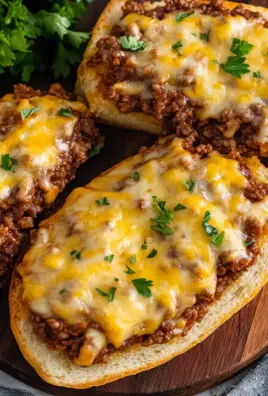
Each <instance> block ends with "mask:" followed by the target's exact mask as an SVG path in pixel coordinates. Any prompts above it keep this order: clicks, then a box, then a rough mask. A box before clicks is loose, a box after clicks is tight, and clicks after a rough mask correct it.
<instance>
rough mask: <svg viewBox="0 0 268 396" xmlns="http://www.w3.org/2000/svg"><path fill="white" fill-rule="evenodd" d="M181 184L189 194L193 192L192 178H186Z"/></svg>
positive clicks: (193, 183)
mask: <svg viewBox="0 0 268 396" xmlns="http://www.w3.org/2000/svg"><path fill="white" fill-rule="evenodd" d="M183 184H184V185H185V187H186V189H187V190H188V191H189V193H190V194H192V193H193V192H194V187H195V182H194V181H193V180H192V179H189V180H186V181H185V182H184V183H183Z"/></svg>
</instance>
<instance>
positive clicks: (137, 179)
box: [132, 172, 140, 182]
mask: <svg viewBox="0 0 268 396" xmlns="http://www.w3.org/2000/svg"><path fill="white" fill-rule="evenodd" d="M132 179H133V180H134V181H135V182H137V181H139V180H140V174H139V172H134V173H133V175H132Z"/></svg>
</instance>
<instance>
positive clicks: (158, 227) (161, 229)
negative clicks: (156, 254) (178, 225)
mask: <svg viewBox="0 0 268 396" xmlns="http://www.w3.org/2000/svg"><path fill="white" fill-rule="evenodd" d="M151 229H152V230H154V231H156V232H159V233H160V234H166V235H172V234H173V232H174V231H173V230H172V228H170V227H169V226H167V225H165V224H161V223H160V224H158V225H153V226H151Z"/></svg>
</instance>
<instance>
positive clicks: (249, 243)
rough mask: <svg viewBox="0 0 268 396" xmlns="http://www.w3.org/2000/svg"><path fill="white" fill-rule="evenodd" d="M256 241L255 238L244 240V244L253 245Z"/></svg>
mask: <svg viewBox="0 0 268 396" xmlns="http://www.w3.org/2000/svg"><path fill="white" fill-rule="evenodd" d="M255 242H256V241H255V239H251V240H250V241H247V242H246V241H245V242H244V246H246V247H248V246H250V245H252V244H253V243H255Z"/></svg>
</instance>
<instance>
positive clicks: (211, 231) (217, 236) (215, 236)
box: [202, 210, 224, 248]
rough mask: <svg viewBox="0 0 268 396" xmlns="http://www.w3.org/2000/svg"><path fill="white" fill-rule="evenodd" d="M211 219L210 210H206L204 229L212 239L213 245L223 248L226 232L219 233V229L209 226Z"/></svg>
mask: <svg viewBox="0 0 268 396" xmlns="http://www.w3.org/2000/svg"><path fill="white" fill-rule="evenodd" d="M210 219H211V214H210V211H209V210H206V212H205V214H204V218H203V222H202V227H203V228H204V230H205V232H206V234H207V236H208V237H209V238H210V240H211V242H212V243H213V245H215V246H217V247H218V248H220V247H221V245H222V243H223V240H224V231H222V232H221V233H219V231H218V230H217V228H215V227H213V226H212V225H210V224H208V221H209V220H210Z"/></svg>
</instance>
